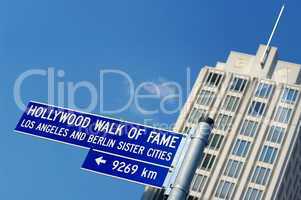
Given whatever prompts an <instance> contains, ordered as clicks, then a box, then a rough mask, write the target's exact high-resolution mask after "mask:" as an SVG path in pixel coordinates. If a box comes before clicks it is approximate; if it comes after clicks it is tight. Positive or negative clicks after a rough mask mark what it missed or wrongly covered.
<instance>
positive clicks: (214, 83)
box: [205, 72, 222, 87]
mask: <svg viewBox="0 0 301 200" xmlns="http://www.w3.org/2000/svg"><path fill="white" fill-rule="evenodd" d="M221 79H222V74H219V73H215V72H209V74H208V76H207V79H206V81H205V85H207V86H209V87H218V86H219V84H220V81H221Z"/></svg>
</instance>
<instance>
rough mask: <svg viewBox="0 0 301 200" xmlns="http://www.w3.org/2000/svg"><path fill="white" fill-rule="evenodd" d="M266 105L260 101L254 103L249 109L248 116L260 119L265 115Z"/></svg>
mask: <svg viewBox="0 0 301 200" xmlns="http://www.w3.org/2000/svg"><path fill="white" fill-rule="evenodd" d="M264 108H265V103H263V102H259V101H253V102H252V104H251V107H250V108H249V112H248V114H249V115H251V116H253V117H259V116H262V115H263V112H264Z"/></svg>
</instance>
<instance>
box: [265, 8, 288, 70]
mask: <svg viewBox="0 0 301 200" xmlns="http://www.w3.org/2000/svg"><path fill="white" fill-rule="evenodd" d="M284 8H285V5H284V4H283V5H282V7H281V10H280V12H279V15H278V18H277V20H276V23H275V25H274V28H273V30H272V33H271V35H270V38H269V40H268V43H267V45H266V47H265V50H264V53H263V55H262V57H261V59H260V64H261V67H263V66H264V64H265V61H266V58H267V55H268V52H269V49H270V43H271V41H272V39H273V36H274V33H275V31H276V29H277V26H278V23H279V20H280V18H281V16H282V13H283V10H284Z"/></svg>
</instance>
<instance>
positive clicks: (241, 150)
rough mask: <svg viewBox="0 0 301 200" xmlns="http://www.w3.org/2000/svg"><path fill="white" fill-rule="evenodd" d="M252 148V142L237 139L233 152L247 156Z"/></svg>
mask: <svg viewBox="0 0 301 200" xmlns="http://www.w3.org/2000/svg"><path fill="white" fill-rule="evenodd" d="M249 148H250V142H248V141H246V140H241V139H236V142H235V145H234V148H233V150H232V154H233V155H236V156H241V157H246V155H247V153H248V151H249Z"/></svg>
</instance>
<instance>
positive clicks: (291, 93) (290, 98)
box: [281, 87, 298, 104]
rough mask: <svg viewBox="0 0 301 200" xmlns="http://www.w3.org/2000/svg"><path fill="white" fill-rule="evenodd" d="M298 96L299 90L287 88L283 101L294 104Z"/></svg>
mask: <svg viewBox="0 0 301 200" xmlns="http://www.w3.org/2000/svg"><path fill="white" fill-rule="evenodd" d="M297 96H298V90H294V89H292V88H288V87H286V88H285V89H284V91H283V94H282V98H281V101H282V102H284V103H291V104H293V103H294V102H295V101H296V99H297Z"/></svg>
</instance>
